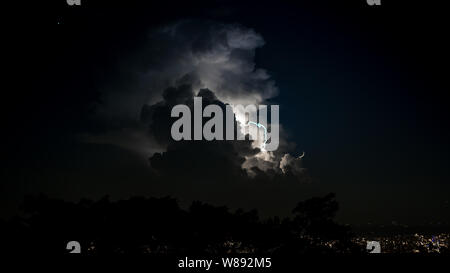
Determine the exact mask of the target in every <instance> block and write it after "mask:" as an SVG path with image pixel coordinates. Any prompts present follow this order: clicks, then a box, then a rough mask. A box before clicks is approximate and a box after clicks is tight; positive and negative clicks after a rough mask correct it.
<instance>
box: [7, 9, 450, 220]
mask: <svg viewBox="0 0 450 273" xmlns="http://www.w3.org/2000/svg"><path fill="white" fill-rule="evenodd" d="M81 2H82V4H81V6H68V5H67V4H66V1H64V0H59V1H45V2H44V1H41V2H34V3H33V4H30V5H28V6H27V5H25V4H24V5H23V6H21V7H14V8H11V10H10V14H11V15H12V16H11V17H14V18H13V19H11V20H10V23H9V25H8V28H9V29H8V31H7V32H8V33H7V34H8V37H9V35H11V38H10V39H8V41H12V42H11V43H9V42H8V45H10V48H8V51H7V52H5V53H6V55H8V56H6V62H5V63H4V66H5V67H6V68H7V70H8V72H10V73H8V74H7V75H11V76H8V78H7V81H12V82H11V84H8V85H7V87H5V88H2V89H3V92H2V93H3V100H2V101H3V103H2V106H3V107H2V120H3V121H2V124H3V128H4V130H2V131H3V132H2V138H3V149H2V150H3V153H2V154H3V156H2V161H3V163H2V172H1V191H0V202H1V203H0V204H1V206H0V208H1V209H0V213H1V216H2V217H10V216H12V215H15V214H17V213H18V205H19V204H20V202H21V201H22V199H23V197H24V196H25V195H27V194H38V193H44V194H47V195H49V196H52V197H57V198H62V199H67V200H73V201H76V200H79V199H80V198H82V197H87V198H93V199H98V198H101V197H102V196H104V195H109V196H111V198H114V199H123V198H128V197H130V196H133V195H144V196H166V195H171V196H173V197H175V198H178V199H179V201H180V203H181V204H187V203H188V202H190V201H192V200H196V199H198V200H202V201H207V202H210V203H213V204H217V205H227V206H229V207H231V208H238V207H244V208H247V209H249V208H257V209H258V210H259V211H260V213H261V214H262V215H288V214H289V213H290V210H291V209H292V208H293V207H294V205H295V204H296V202H298V201H300V200H304V199H306V198H310V197H313V196H322V195H325V194H327V193H329V192H335V193H336V195H337V200H338V201H339V204H340V211H339V215H338V220H339V221H340V222H342V223H350V224H366V223H368V222H371V223H376V224H386V223H392V222H393V221H394V222H396V223H402V224H410V225H414V224H430V223H433V224H437V223H439V222H440V223H449V222H450V218H449V216H450V208H449V203H448V202H449V196H450V185H449V178H450V174H449V167H448V166H449V163H450V162H449V156H448V155H449V152H450V146H449V142H448V139H450V135H449V132H450V131H449V125H448V117H449V111H450V110H449V107H448V105H449V100H448V95H447V93H448V90H449V88H448V85H449V84H448V64H449V54H448V49H449V48H450V47H449V44H448V39H447V38H448V37H447V36H448V28H447V26H448V23H447V20H448V19H446V17H448V15H447V14H446V13H447V12H446V11H445V9H444V8H443V7H442V6H440V5H441V4H440V3H437V1H436V3H429V2H426V1H418V2H417V3H416V2H415V1H387V0H385V1H383V0H382V5H381V6H369V5H367V3H366V1H365V0H354V1H295V2H296V3H295V4H294V3H289V2H284V1H273V2H269V1H245V3H242V2H244V1H214V0H210V1H180V2H179V3H178V2H172V1H164V2H163V3H157V2H154V1H151V3H145V4H144V3H140V4H138V3H137V1H136V2H133V1H89V0H84V1H83V0H81ZM145 2H150V1H145ZM313 2H314V3H313ZM392 2H395V3H392ZM230 37H231V38H230ZM5 42H6V41H5ZM221 58H225V61H223V60H224V59H221ZM204 63H206V64H205V65H204ZM199 86H200V87H202V88H207V89H208V90H207V91H204V94H206V95H208V96H211V97H212V98H214V96H215V99H216V101H220V102H223V103H227V102H230V101H229V100H228V99H231V100H232V101H246V100H247V99H249V98H253V99H254V98H256V100H257V101H258V102H261V103H263V102H264V103H265V104H279V105H280V123H281V124H282V126H283V130H282V131H281V132H280V138H281V139H282V141H283V143H282V145H281V147H280V149H279V151H277V153H276V156H275V161H276V160H278V161H276V162H269V163H267V164H266V165H264V166H265V167H261V166H262V165H261V164H262V163H261V162H259V161H258V162H254V166H256V167H257V168H259V169H253V172H252V175H249V173H248V171H246V169H245V168H244V169H243V168H242V166H241V165H242V163H243V162H242V159H243V157H244V156H252V155H254V153H255V151H254V150H252V149H251V147H250V145H249V143H246V142H240V143H234V142H233V143H228V142H224V143H218V142H210V143H204V142H201V143H186V142H184V143H174V142H173V141H171V140H170V139H169V138H170V136H169V135H167V132H168V131H167V128H169V132H170V127H168V126H169V125H168V123H167V122H168V121H170V119H168V118H169V116H168V115H166V113H169V114H170V111H168V110H167V109H170V106H171V105H173V103H176V102H179V101H180V100H181V101H184V99H186V100H189V99H191V98H192V96H191V94H197V93H198V92H199V90H200V89H201V88H199ZM170 88H172V89H170ZM192 92H193V93H192ZM155 113H156V114H155ZM303 151H304V152H305V157H304V158H303V159H302V162H301V168H300V167H299V166H297V165H295V166H294V165H293V166H292V170H293V172H292V173H290V175H283V174H280V173H279V170H275V169H276V167H273V166H279V160H280V158H281V157H282V156H283V154H285V153H289V154H291V155H292V156H298V155H300V154H301V153H302V152H303ZM263 163H264V162H263ZM252 164H253V163H252ZM264 164H265V163H264ZM271 164H272V165H271ZM273 164H275V165H273ZM277 164H278V165H277ZM252 166H253V165H252ZM297 167H299V168H300V170H301V172H295V170H296V168H297ZM264 168H268V169H264ZM274 168H275V169H274ZM274 170H275V171H274Z"/></svg>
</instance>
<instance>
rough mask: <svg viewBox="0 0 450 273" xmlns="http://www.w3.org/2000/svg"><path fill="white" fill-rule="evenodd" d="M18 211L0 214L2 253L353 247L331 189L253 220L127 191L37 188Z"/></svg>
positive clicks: (323, 250) (220, 209)
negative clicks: (70, 246)
mask: <svg viewBox="0 0 450 273" xmlns="http://www.w3.org/2000/svg"><path fill="white" fill-rule="evenodd" d="M21 208H22V210H23V212H24V215H23V216H20V217H19V216H17V217H15V218H13V219H11V220H9V221H7V222H6V221H3V222H1V227H0V228H1V233H0V234H1V235H0V236H1V238H2V243H1V248H2V250H3V251H6V252H8V253H12V252H18V253H24V252H32V253H35V252H36V251H38V252H40V253H66V252H67V250H66V244H67V242H68V241H72V240H75V241H78V242H80V244H81V246H82V253H92V254H109V253H125V254H145V253H157V254H230V253H234V254H235V253H252V254H281V255H282V254H284V253H286V254H291V255H292V254H296V253H299V254H307V253H355V252H361V251H362V250H361V247H359V246H357V245H355V244H353V243H352V242H351V238H352V234H351V231H350V229H349V228H348V227H347V226H342V225H339V224H337V223H336V222H335V221H334V217H335V215H336V212H337V211H338V203H337V201H336V200H335V195H334V194H328V195H326V196H324V197H315V198H311V199H308V200H306V201H302V202H299V203H298V204H297V206H296V207H295V208H294V209H293V210H292V216H291V217H286V218H283V219H280V218H279V217H272V218H268V219H264V220H261V219H260V218H259V216H258V212H257V211H256V210H251V211H243V210H241V209H238V210H236V211H233V212H231V211H230V210H229V209H228V208H227V207H223V206H222V207H221V206H212V205H209V204H205V203H202V202H199V201H195V202H193V203H192V204H191V205H190V207H189V208H188V209H186V210H185V209H182V208H180V206H179V205H178V203H177V201H176V199H174V198H171V197H164V198H152V197H150V198H145V197H133V198H130V199H128V200H121V201H110V200H109V198H108V197H104V198H102V199H100V200H98V201H92V200H87V199H82V200H80V201H79V202H77V203H73V202H68V201H63V200H58V199H51V198H48V197H46V196H44V195H39V196H28V197H26V198H25V200H24V202H23V205H22V207H21Z"/></svg>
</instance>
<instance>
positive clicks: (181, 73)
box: [87, 20, 304, 176]
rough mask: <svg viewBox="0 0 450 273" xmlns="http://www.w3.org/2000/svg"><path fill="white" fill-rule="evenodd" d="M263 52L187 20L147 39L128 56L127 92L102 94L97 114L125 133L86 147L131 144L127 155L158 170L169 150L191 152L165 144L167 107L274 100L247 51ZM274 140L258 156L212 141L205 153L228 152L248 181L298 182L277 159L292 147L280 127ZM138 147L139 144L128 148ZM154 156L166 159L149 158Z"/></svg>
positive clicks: (223, 27)
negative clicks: (134, 153) (138, 155)
mask: <svg viewBox="0 0 450 273" xmlns="http://www.w3.org/2000/svg"><path fill="white" fill-rule="evenodd" d="M263 45H264V39H263V38H262V36H261V35H259V34H258V33H256V32H255V31H254V30H252V29H249V28H246V27H243V26H241V25H236V24H221V23H215V22H204V21H192V20H189V21H181V22H178V23H175V24H172V25H169V26H165V27H162V28H159V29H156V30H153V31H151V32H150V34H149V42H148V43H147V45H146V47H145V48H144V49H143V50H142V52H140V53H139V54H136V56H137V57H136V58H139V60H134V61H130V63H139V66H136V67H135V70H134V71H135V76H134V77H133V79H134V82H133V85H132V87H130V88H126V89H123V90H122V89H113V90H111V91H108V90H105V92H106V94H105V106H104V107H103V109H100V111H99V113H100V114H101V115H103V116H105V117H108V118H109V119H114V118H111V117H114V116H115V115H117V114H119V115H121V116H120V119H122V120H127V119H129V120H130V124H132V125H130V127H128V128H125V129H123V128H122V133H121V134H119V135H120V136H121V137H122V138H121V139H118V137H117V132H109V133H107V135H103V136H99V135H97V136H88V137H87V139H88V141H91V142H102V141H104V140H105V139H106V140H108V141H109V142H110V143H111V142H112V141H114V140H116V141H117V145H120V146H122V147H125V146H127V145H129V144H130V143H132V145H131V146H130V149H133V150H136V147H138V146H139V145H140V144H142V150H141V151H142V152H143V153H146V154H145V156H149V157H152V158H153V159H154V160H153V165H154V164H156V165H158V164H159V166H160V167H161V166H164V164H163V161H164V159H165V158H170V154H172V153H174V150H176V148H181V147H182V148H183V149H185V147H184V146H183V145H193V143H185V144H179V143H173V141H171V137H170V125H171V122H173V121H172V120H171V118H170V110H171V107H173V106H174V105H176V104H180V103H182V104H188V103H189V102H190V101H191V100H192V98H193V96H194V95H197V94H198V93H199V92H201V94H200V95H202V96H207V95H209V96H214V99H215V101H216V103H222V104H224V103H228V104H232V105H236V104H242V105H248V104H256V105H258V104H265V102H266V100H267V99H270V98H273V97H275V96H276V95H277V94H278V88H277V87H276V85H275V82H274V81H273V80H272V79H271V78H270V75H269V74H268V73H267V71H266V70H264V69H261V68H257V67H255V62H254V57H255V50H256V49H257V48H259V47H261V46H263ZM129 69H131V68H129ZM201 90H208V92H206V91H201ZM209 90H211V91H209ZM115 119H117V118H115ZM136 121H139V123H140V124H141V125H139V126H138V127H139V128H136V127H137V126H136ZM142 125H144V126H148V131H145V130H142V128H143V127H142ZM127 131H132V132H133V137H134V138H133V140H129V139H127V136H126V132H127ZM139 131H140V132H141V135H139ZM280 133H281V135H280V146H279V148H278V150H277V151H274V152H267V151H261V150H259V149H258V148H259V146H258V145H257V144H256V142H254V143H253V144H252V143H250V144H249V143H246V144H244V143H239V144H230V143H228V144H225V143H220V141H213V142H212V143H211V144H208V147H210V148H211V149H212V150H211V152H212V153H218V151H220V148H219V146H223V145H232V147H233V148H231V149H229V152H230V153H234V156H235V157H233V158H232V159H233V160H235V162H238V163H239V164H238V166H239V167H240V168H241V169H244V170H246V173H247V174H248V175H250V176H256V175H257V174H258V173H259V172H260V171H262V172H265V173H270V172H273V173H278V174H284V173H286V170H292V171H289V172H290V173H291V174H295V175H298V176H303V173H304V172H299V171H297V170H298V164H300V162H299V161H300V160H288V157H286V156H285V154H286V152H288V148H292V146H293V144H292V143H289V142H288V141H287V140H286V139H285V138H283V135H282V133H283V131H282V127H280ZM111 135H113V136H114V137H113V136H111ZM143 136H145V137H143ZM139 139H146V141H142V142H140V143H139V142H136V140H139ZM149 140H150V143H151V144H149V143H148V142H149ZM236 143H238V142H236ZM211 145H212V146H211ZM214 145H216V146H214ZM236 145H239V146H236ZM214 147H216V148H214ZM235 148H236V149H235ZM237 148H239V149H237ZM161 151H166V152H167V153H166V154H164V153H163V154H162V156H160V157H158V156H156V157H155V156H153V153H155V152H161ZM249 151H251V152H249ZM225 154H226V153H224V154H223V156H224V157H226V156H225ZM159 155H161V154H159ZM164 155H165V156H164ZM186 156H189V155H186ZM158 158H159V159H158ZM230 158H231V157H230ZM283 159H284V160H283ZM205 160H208V159H207V158H205ZM281 162H283V164H282V165H280V163H281ZM291 164H292V167H289V166H290V165H291Z"/></svg>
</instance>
